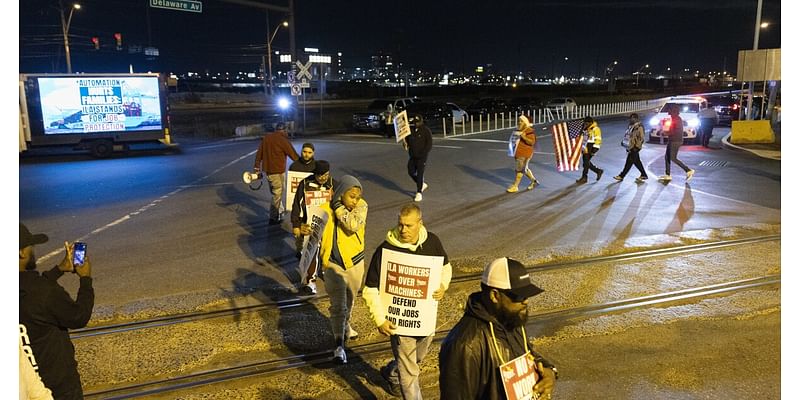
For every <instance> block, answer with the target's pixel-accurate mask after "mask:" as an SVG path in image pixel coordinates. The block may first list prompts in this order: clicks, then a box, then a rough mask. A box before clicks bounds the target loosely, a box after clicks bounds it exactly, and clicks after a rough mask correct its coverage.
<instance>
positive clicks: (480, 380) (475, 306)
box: [439, 257, 557, 400]
mask: <svg viewBox="0 0 800 400" xmlns="http://www.w3.org/2000/svg"><path fill="white" fill-rule="evenodd" d="M542 292H543V290H542V289H540V288H538V287H536V286H534V285H533V284H532V283H531V281H530V276H529V274H528V272H527V271H526V270H525V267H524V266H523V265H522V263H520V262H519V261H516V260H512V259H510V258H505V257H504V258H498V259H496V260H494V261H492V262H491V263H489V264H488V265H487V266H486V268H485V269H484V271H483V277H482V279H481V291H480V292H476V293H473V294H471V295H470V296H469V299H468V300H467V305H466V311H465V312H464V316H463V317H461V320H459V321H458V323H457V324H456V325H455V327H453V329H452V330H450V333H449V334H448V335H447V337H446V338H445V339H444V341H443V342H442V346H441V350H440V352H439V391H440V397H441V398H442V399H448V400H462V399H476V400H477V399H482V400H492V399H498V400H499V399H505V398H507V397H506V396H505V395H504V393H505V392H504V391H505V389H504V384H503V374H501V373H500V366H501V365H506V364H507V363H510V362H511V361H514V360H517V359H519V358H521V357H526V358H527V359H528V360H529V364H530V363H532V364H533V366H534V367H533V368H532V369H531V371H535V373H536V375H538V379H537V380H536V384H535V385H534V386H533V387H532V391H533V392H535V393H536V394H538V397H537V396H534V397H533V398H539V399H544V400H547V399H549V398H550V396H551V394H552V391H553V387H554V385H555V380H556V377H557V371H556V368H555V367H554V366H553V365H552V364H551V363H549V362H548V361H547V360H545V359H544V358H542V356H540V355H539V354H537V353H535V352H534V351H533V344H532V343H531V342H530V341H529V340H528V337H527V336H526V334H525V322H526V320H527V319H528V299H529V298H531V297H533V296H536V295H537V294H539V293H542ZM512 365H513V363H512ZM521 386H524V385H521ZM531 394H532V393H519V394H518V395H531ZM518 397H520V398H521V396H518Z"/></svg>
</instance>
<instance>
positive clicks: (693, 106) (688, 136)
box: [648, 97, 708, 143]
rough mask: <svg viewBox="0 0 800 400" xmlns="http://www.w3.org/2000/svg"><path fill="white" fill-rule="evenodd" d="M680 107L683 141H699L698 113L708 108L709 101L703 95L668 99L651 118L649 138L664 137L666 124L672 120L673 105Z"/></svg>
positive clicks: (655, 139)
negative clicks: (670, 113) (671, 110)
mask: <svg viewBox="0 0 800 400" xmlns="http://www.w3.org/2000/svg"><path fill="white" fill-rule="evenodd" d="M675 106H677V107H679V108H680V117H681V119H682V120H683V141H684V142H689V143H699V140H700V137H699V136H698V135H697V130H698V129H699V128H700V119H699V118H698V113H700V111H701V110H704V109H706V108H708V102H707V101H706V99H704V98H702V97H673V98H671V99H670V100H669V101H667V102H666V103H665V104H664V106H662V107H661V109H660V110H659V111H658V113H657V114H656V115H655V116H653V117H652V118H650V121H649V123H648V125H649V135H648V140H649V141H651V142H654V141H658V140H660V139H661V138H662V137H664V136H665V135H664V132H665V131H666V130H667V129H666V128H665V125H666V124H667V121H668V120H670V116H669V110H670V108H672V107H675Z"/></svg>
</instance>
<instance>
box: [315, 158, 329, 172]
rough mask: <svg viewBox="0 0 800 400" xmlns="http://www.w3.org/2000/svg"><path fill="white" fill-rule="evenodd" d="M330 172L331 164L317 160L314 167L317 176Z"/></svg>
mask: <svg viewBox="0 0 800 400" xmlns="http://www.w3.org/2000/svg"><path fill="white" fill-rule="evenodd" d="M330 170H331V164H330V163H329V162H327V161H325V160H317V161H316V163H315V165H314V174H315V175H325V173H326V172H328V171H330Z"/></svg>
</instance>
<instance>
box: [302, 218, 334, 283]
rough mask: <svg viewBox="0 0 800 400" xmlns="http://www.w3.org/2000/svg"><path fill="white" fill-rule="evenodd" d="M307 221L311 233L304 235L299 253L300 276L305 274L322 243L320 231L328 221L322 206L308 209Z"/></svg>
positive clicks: (322, 230)
mask: <svg viewBox="0 0 800 400" xmlns="http://www.w3.org/2000/svg"><path fill="white" fill-rule="evenodd" d="M308 223H309V225H311V234H310V235H308V236H306V237H305V241H304V242H303V251H302V252H301V255H300V276H306V274H307V272H308V267H309V266H311V262H312V261H314V260H316V259H317V254H319V245H320V243H322V233H323V232H324V231H325V224H327V223H328V213H326V212H325V211H324V210H323V209H322V207H313V210H312V208H309V209H308Z"/></svg>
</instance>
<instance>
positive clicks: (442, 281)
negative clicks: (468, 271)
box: [362, 203, 452, 400]
mask: <svg viewBox="0 0 800 400" xmlns="http://www.w3.org/2000/svg"><path fill="white" fill-rule="evenodd" d="M451 276H452V267H451V266H450V261H449V260H448V258H447V253H446V252H445V250H444V247H442V242H441V241H440V240H439V237H437V236H436V235H435V234H433V233H432V232H428V231H427V230H426V229H425V226H423V224H422V210H420V208H419V206H418V205H417V204H415V203H410V204H407V205H405V206H403V208H402V209H401V210H400V215H399V216H398V221H397V226H396V227H395V228H393V229H391V230H390V231H389V232H387V233H386V239H385V240H384V241H383V243H381V245H380V246H378V248H377V249H376V250H375V254H373V256H372V261H371V262H370V264H369V269H368V270H367V279H366V283H365V287H364V291H363V292H362V296H363V297H364V300H365V301H366V302H367V306H368V307H369V312H370V316H371V317H372V321H373V322H375V325H376V326H377V327H378V332H380V333H381V334H383V335H386V336H390V337H391V343H392V353H393V354H394V360H392V361H391V362H389V364H387V365H386V366H385V367H382V368H381V376H383V378H384V379H386V380H387V381H388V382H389V387H390V389H391V390H390V392H391V393H392V394H394V395H398V396H399V395H400V394H402V396H403V398H404V399H406V400H408V399H421V398H422V392H421V391H420V386H419V372H420V370H419V363H421V362H422V360H423V359H424V358H425V355H426V354H427V353H428V347H429V346H430V344H431V341H432V340H433V334H434V333H435V332H436V312H437V308H438V304H439V300H441V299H442V298H443V297H444V293H445V291H446V290H447V288H448V286H450V278H451Z"/></svg>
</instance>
